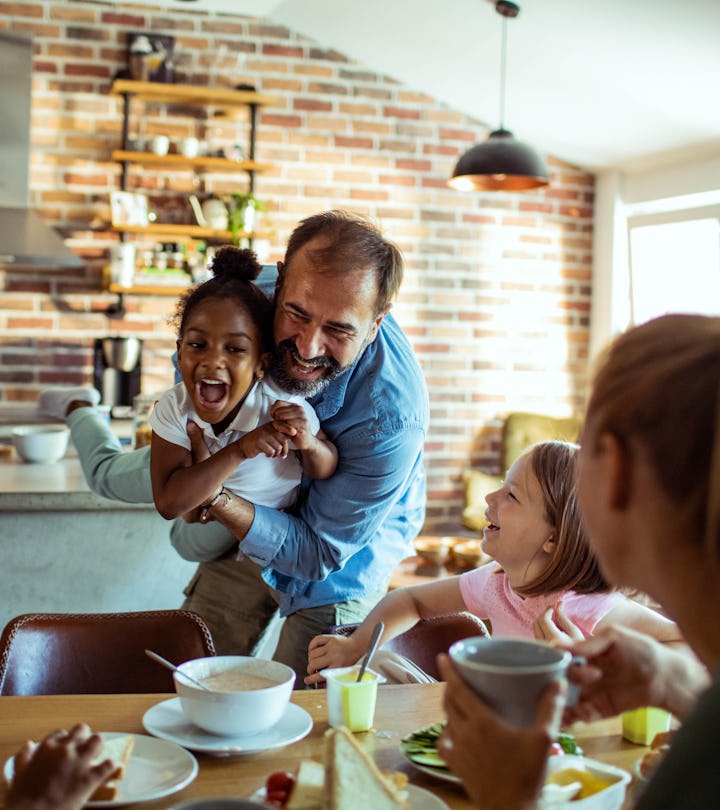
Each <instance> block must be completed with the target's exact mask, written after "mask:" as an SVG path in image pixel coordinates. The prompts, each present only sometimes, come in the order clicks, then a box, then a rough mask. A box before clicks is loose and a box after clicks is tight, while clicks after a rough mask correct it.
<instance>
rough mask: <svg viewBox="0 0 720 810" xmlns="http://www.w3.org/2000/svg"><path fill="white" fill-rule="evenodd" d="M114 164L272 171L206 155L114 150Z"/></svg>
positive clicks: (265, 166) (264, 165) (251, 163)
mask: <svg viewBox="0 0 720 810" xmlns="http://www.w3.org/2000/svg"><path fill="white" fill-rule="evenodd" d="M111 157H112V159H113V160H114V161H115V162H116V163H134V164H135V165H137V166H154V167H160V168H168V169H170V168H173V169H176V168H178V167H180V168H185V169H188V170H190V171H194V172H241V171H242V172H266V171H268V170H269V169H272V168H273V167H272V165H271V164H269V163H256V162H255V161H254V160H231V159H230V158H220V157H210V156H208V155H205V156H200V157H194V158H187V157H184V156H183V155H155V154H153V153H152V152H130V151H128V150H126V149H116V150H115V151H114V152H113V153H112V155H111Z"/></svg>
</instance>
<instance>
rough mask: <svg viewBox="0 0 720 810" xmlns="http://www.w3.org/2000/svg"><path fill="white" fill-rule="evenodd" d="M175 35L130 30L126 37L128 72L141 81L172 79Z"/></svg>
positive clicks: (169, 81)
mask: <svg viewBox="0 0 720 810" xmlns="http://www.w3.org/2000/svg"><path fill="white" fill-rule="evenodd" d="M174 49H175V37H171V36H168V35H166V34H150V33H147V32H146V31H130V32H129V33H128V38H127V59H128V73H129V76H130V78H131V79H135V80H137V81H142V82H165V83H172V82H173V81H174V64H173V51H174Z"/></svg>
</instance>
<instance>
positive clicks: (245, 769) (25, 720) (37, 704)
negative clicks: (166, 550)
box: [0, 683, 647, 810]
mask: <svg viewBox="0 0 720 810" xmlns="http://www.w3.org/2000/svg"><path fill="white" fill-rule="evenodd" d="M444 689H445V684H442V683H433V684H408V685H392V686H390V685H386V686H380V687H379V689H378V698H377V707H376V711H375V725H374V729H373V730H372V731H370V732H367V733H364V734H358V735H356V736H357V738H358V740H359V741H360V742H361V744H362V745H363V746H364V747H365V748H366V750H368V752H369V753H371V754H372V755H373V756H374V758H375V761H376V762H377V764H378V766H379V767H380V768H381V769H383V770H399V771H404V772H406V773H407V774H408V776H409V778H410V781H411V783H412V784H415V785H417V786H419V787H422V788H425V789H426V790H428V791H430V792H432V793H433V794H435V795H436V796H437V797H439V798H440V799H442V801H444V802H445V803H446V804H447V806H448V807H449V808H452V810H465V808H471V807H473V804H472V803H471V802H470V800H469V799H468V797H467V795H466V794H465V792H464V790H463V789H462V787H461V786H460V785H457V784H454V783H451V782H448V781H442V780H440V779H437V778H435V777H433V776H430V775H427V774H425V773H424V772H421V771H419V770H417V769H416V768H415V767H414V766H413V765H412V764H411V763H410V762H409V761H408V760H407V759H406V758H405V757H404V755H403V754H402V752H401V750H400V740H401V739H402V737H403V736H405V735H406V734H408V733H409V732H411V731H413V730H415V729H418V728H420V727H422V726H426V725H429V724H430V723H433V722H436V721H438V720H442V719H443V717H444V712H443V708H442V698H443V691H444ZM173 697H174V695H158V694H153V695H147V694H145V695H51V696H38V697H0V760H1V761H0V765H2V764H4V763H5V762H6V760H7V759H8V758H9V757H11V756H12V755H13V754H14V753H15V752H16V751H17V750H18V748H19V747H20V745H21V744H22V743H23V741H24V740H26V739H34V740H39V739H42V738H43V737H44V736H45V735H46V734H47V733H49V732H50V731H53V730H54V729H56V728H65V729H68V728H70V727H71V726H72V725H74V724H75V723H77V722H81V721H82V722H85V723H87V724H88V725H89V726H90V727H91V728H92V729H93V730H96V731H118V732H129V733H134V734H147V732H146V731H145V729H144V727H143V715H144V714H145V712H146V711H147V710H148V709H149V708H150V707H152V706H154V705H155V704H157V703H160V702H161V701H164V700H167V699H169V698H173ZM292 701H293V703H296V704H297V705H298V706H301V707H302V708H303V709H305V710H306V711H307V712H309V714H310V715H311V717H312V719H313V728H312V730H311V731H310V733H309V734H308V735H307V736H306V737H305V738H304V739H302V740H299V741H298V742H295V743H292V744H290V745H287V746H285V747H283V748H277V749H273V750H269V751H265V752H262V753H256V754H244V755H229V756H217V755H213V754H203V753H196V754H195V756H196V758H197V760H198V763H199V772H198V775H197V777H196V779H195V780H194V781H193V782H192V783H191V784H189V785H188V786H187V787H185V788H183V789H182V790H181V791H179V792H177V793H175V794H173V795H169V796H165V797H164V798H161V799H156V800H154V801H149V802H147V803H145V802H144V803H143V804H145V805H146V806H148V807H152V808H158V810H161V808H162V809H164V808H169V807H172V806H175V805H177V804H178V803H179V802H182V801H187V800H189V799H197V798H201V797H211V796H212V797H215V796H236V797H237V796H243V797H247V796H251V795H253V794H254V793H255V792H256V791H257V790H258V789H259V788H262V787H263V786H264V784H265V780H266V778H267V776H268V775H269V774H270V773H272V772H273V771H278V770H285V771H290V772H293V771H295V770H296V769H297V767H298V765H299V763H300V760H302V759H319V760H322V751H323V734H324V733H325V731H326V730H327V728H328V722H327V702H326V692H325V690H324V689H308V690H298V691H295V692H293V694H292ZM571 732H572V733H573V734H574V736H575V737H576V739H577V741H578V742H579V743H580V745H582V747H583V749H584V750H585V754H586V755H587V756H590V757H593V758H595V759H599V760H601V761H603V762H605V763H608V764H610V765H615V766H617V767H620V768H623V769H625V770H627V771H629V772H631V773H632V771H633V767H634V764H635V762H636V761H637V760H638V759H639V758H640V757H641V756H642V754H643V753H644V752H645V751H646V750H647V749H646V748H644V747H643V746H639V745H633V744H632V743H629V742H627V741H625V740H624V739H623V738H622V734H621V726H620V718H612V719H609V720H603V721H599V722H595V723H588V724H576V725H575V726H574V727H573V728H572V729H571ZM481 755H482V754H481V752H479V753H478V756H481ZM508 755H509V756H511V753H510V752H508ZM3 790H5V787H4V780H3ZM631 792H632V786H631V788H630V790H629V791H628V793H629V794H630V793H631ZM626 806H629V799H628V800H626Z"/></svg>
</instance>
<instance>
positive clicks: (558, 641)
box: [533, 603, 585, 647]
mask: <svg viewBox="0 0 720 810" xmlns="http://www.w3.org/2000/svg"><path fill="white" fill-rule="evenodd" d="M533 633H534V634H535V638H537V639H539V640H540V641H547V642H548V644H554V645H555V646H558V647H568V646H569V645H571V644H573V643H575V642H576V641H583V639H584V638H585V634H584V633H583V631H582V630H581V629H580V628H579V627H578V626H577V625H576V624H573V622H572V621H571V620H570V618H569V617H568V615H567V613H565V611H564V610H563V606H562V605H561V604H560V603H558V604H557V605H555V606H554V607H549V608H548V609H547V610H546V611H545V612H544V613H541V614H540V616H538V617H537V619H535V624H534V625H533Z"/></svg>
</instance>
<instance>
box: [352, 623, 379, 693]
mask: <svg viewBox="0 0 720 810" xmlns="http://www.w3.org/2000/svg"><path fill="white" fill-rule="evenodd" d="M384 629H385V625H384V624H383V623H382V622H378V623H377V624H376V625H375V627H374V628H373V631H372V635H371V636H370V643H369V644H368V648H367V652H366V653H365V657H364V658H363V660H362V664H360V672H359V673H358V677H357V683H360V681H361V680H362V677H363V675H364V674H365V670H366V669H367V665H368V664H369V663H370V659H371V658H372V657H373V653H374V652H375V649H376V647H377V645H378V642H379V641H380V636H381V635H382V634H383V630H384Z"/></svg>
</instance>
